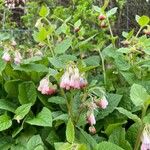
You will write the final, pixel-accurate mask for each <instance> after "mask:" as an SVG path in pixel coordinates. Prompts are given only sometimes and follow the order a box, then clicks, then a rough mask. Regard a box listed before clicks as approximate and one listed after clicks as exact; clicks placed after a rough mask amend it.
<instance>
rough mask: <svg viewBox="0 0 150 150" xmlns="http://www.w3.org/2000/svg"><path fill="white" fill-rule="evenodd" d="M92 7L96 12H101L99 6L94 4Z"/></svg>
mask: <svg viewBox="0 0 150 150" xmlns="http://www.w3.org/2000/svg"><path fill="white" fill-rule="evenodd" d="M92 8H93V9H94V10H95V11H96V12H98V13H100V12H101V8H100V7H98V6H94V5H93V6H92Z"/></svg>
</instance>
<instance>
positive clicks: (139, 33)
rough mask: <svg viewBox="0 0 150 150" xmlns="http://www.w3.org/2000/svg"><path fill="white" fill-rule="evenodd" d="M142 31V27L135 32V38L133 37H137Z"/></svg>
mask: <svg viewBox="0 0 150 150" xmlns="http://www.w3.org/2000/svg"><path fill="white" fill-rule="evenodd" d="M142 29H143V27H141V28H140V29H139V31H138V32H137V34H136V36H135V37H138V35H139V34H140V32H141V31H142Z"/></svg>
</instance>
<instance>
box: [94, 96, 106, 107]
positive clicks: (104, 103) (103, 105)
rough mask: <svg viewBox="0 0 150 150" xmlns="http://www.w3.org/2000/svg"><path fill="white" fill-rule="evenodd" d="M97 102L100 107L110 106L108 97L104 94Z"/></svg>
mask: <svg viewBox="0 0 150 150" xmlns="http://www.w3.org/2000/svg"><path fill="white" fill-rule="evenodd" d="M96 104H97V106H98V107H100V108H102V109H106V108H107V106H108V101H107V99H106V97H105V96H103V97H102V99H100V100H98V101H97V102H96Z"/></svg>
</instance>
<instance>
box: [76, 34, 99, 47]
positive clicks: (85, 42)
mask: <svg viewBox="0 0 150 150" xmlns="http://www.w3.org/2000/svg"><path fill="white" fill-rule="evenodd" d="M96 35H97V34H94V35H93V36H91V37H89V38H88V39H86V40H84V41H81V42H79V43H78V44H77V45H76V46H75V48H78V47H80V46H82V45H85V44H87V43H88V42H89V41H91V40H92V39H93V38H94V37H95V36H96Z"/></svg>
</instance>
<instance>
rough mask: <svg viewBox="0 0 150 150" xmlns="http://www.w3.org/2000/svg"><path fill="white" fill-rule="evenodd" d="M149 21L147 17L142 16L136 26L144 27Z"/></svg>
mask: <svg viewBox="0 0 150 150" xmlns="http://www.w3.org/2000/svg"><path fill="white" fill-rule="evenodd" d="M149 21H150V19H149V17H148V16H142V17H140V18H139V19H138V24H139V25H140V26H141V27H144V26H146V25H148V23H149Z"/></svg>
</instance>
